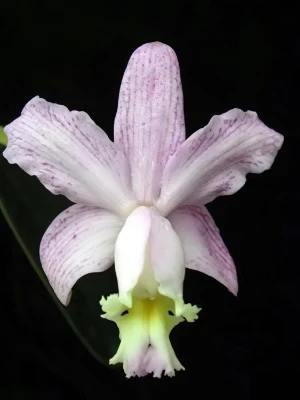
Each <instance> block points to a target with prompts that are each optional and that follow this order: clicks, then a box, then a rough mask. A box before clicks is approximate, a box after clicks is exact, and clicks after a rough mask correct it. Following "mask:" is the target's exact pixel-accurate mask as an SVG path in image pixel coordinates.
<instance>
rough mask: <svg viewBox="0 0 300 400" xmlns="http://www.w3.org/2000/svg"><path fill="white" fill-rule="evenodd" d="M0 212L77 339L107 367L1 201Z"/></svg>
mask: <svg viewBox="0 0 300 400" xmlns="http://www.w3.org/2000/svg"><path fill="white" fill-rule="evenodd" d="M0 210H1V212H2V214H3V216H4V218H5V220H6V222H7V224H8V226H9V227H10V229H11V230H12V232H13V234H14V236H15V238H16V239H17V241H18V243H19V245H20V246H21V248H22V250H23V251H24V253H25V255H26V257H27V259H28V261H29V262H30V264H31V266H32V267H33V269H34V271H35V272H36V274H37V275H38V277H39V278H40V280H41V281H42V283H43V285H44V286H45V287H46V289H47V291H48V293H49V294H50V296H51V297H52V299H53V300H54V303H55V304H56V305H57V307H58V309H59V310H60V312H61V313H62V314H63V316H64V317H65V319H66V320H67V322H68V323H69V325H70V327H71V328H72V330H73V331H74V333H75V334H76V335H77V337H78V338H79V340H80V341H81V343H82V344H83V345H84V346H85V348H86V349H87V350H88V351H89V352H90V354H91V355H92V356H93V357H94V358H95V359H96V360H97V361H99V362H100V363H102V364H104V365H107V364H106V362H105V361H104V359H103V358H102V357H100V356H99V354H98V353H97V352H95V351H94V349H93V348H92V346H91V345H90V344H89V343H88V342H87V340H86V339H85V337H84V336H83V335H82V334H81V332H80V331H79V330H78V328H77V327H76V325H75V324H74V323H73V321H72V318H71V317H70V316H69V315H68V314H67V313H66V312H65V309H64V307H63V306H62V304H61V303H60V301H59V300H58V298H57V297H56V295H55V293H54V292H53V290H52V288H51V287H50V285H49V283H48V281H47V278H46V277H45V275H44V273H43V272H42V270H41V268H39V266H38V265H37V263H36V262H35V260H34V258H33V257H32V255H31V254H30V252H29V251H28V249H27V248H26V246H25V244H24V243H23V241H22V239H21V236H20V235H19V233H18V231H17V229H16V228H15V226H14V224H13V221H12V220H11V218H10V216H9V214H8V212H7V211H6V209H5V206H4V203H3V201H2V200H1V199H0Z"/></svg>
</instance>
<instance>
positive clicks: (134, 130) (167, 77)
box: [115, 42, 185, 205]
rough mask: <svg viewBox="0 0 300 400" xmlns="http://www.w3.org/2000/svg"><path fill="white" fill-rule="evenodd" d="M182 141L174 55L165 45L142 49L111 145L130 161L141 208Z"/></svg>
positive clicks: (131, 68) (130, 70) (128, 77)
mask: <svg viewBox="0 0 300 400" xmlns="http://www.w3.org/2000/svg"><path fill="white" fill-rule="evenodd" d="M184 139H185V124H184V112H183V94H182V87H181V79H180V71H179V65H178V60H177V57H176V54H175V53H174V51H173V50H172V49H171V48H170V47H169V46H167V45H165V44H163V43H159V42H154V43H147V44H144V45H143V46H141V47H139V48H138V49H137V50H136V51H135V52H134V53H133V54H132V56H131V58H130V60H129V63H128V66H127V68H126V71H125V74H124V77H123V81H122V85H121V89H120V96H119V104H118V111H117V115H116V119H115V142H116V143H117V145H118V147H119V148H123V149H124V151H125V154H126V155H127V157H128V159H129V162H130V167H131V176H132V186H133V190H134V192H135V194H136V196H137V199H138V201H139V202H140V203H143V204H146V205H148V204H149V205H151V203H152V202H153V201H154V200H156V199H157V197H158V195H159V190H160V182H161V176H162V172H163V168H164V166H165V164H166V162H167V160H168V159H169V157H170V155H172V154H173V153H175V151H176V150H177V148H178V147H179V146H180V144H181V143H182V142H183V141H184Z"/></svg>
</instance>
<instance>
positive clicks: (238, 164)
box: [156, 109, 283, 215]
mask: <svg viewBox="0 0 300 400" xmlns="http://www.w3.org/2000/svg"><path fill="white" fill-rule="evenodd" d="M282 143H283V136H282V135H280V134H279V133H277V132H275V131H274V130H272V129H270V128H268V127H267V126H266V125H264V124H263V123H262V122H261V121H260V120H259V118H258V117H257V114H256V113H255V112H252V111H247V112H243V111H241V110H239V109H233V110H230V111H228V112H227V113H225V114H222V115H218V116H214V117H213V118H212V119H211V120H210V122H209V124H208V125H207V126H206V127H204V128H202V129H200V130H199V131H197V132H195V133H194V134H193V135H192V136H191V137H190V138H189V139H188V140H186V142H185V143H184V144H183V145H182V146H181V147H180V148H179V150H178V151H177V153H176V154H174V155H173V156H172V158H170V160H169V162H168V164H167V166H166V168H165V170H164V175H163V181H162V191H161V196H160V198H159V200H158V202H157V204H156V207H157V209H158V210H159V212H160V213H161V214H162V215H168V214H169V213H170V212H171V211H172V210H174V209H175V208H176V207H178V206H179V205H182V204H206V203H208V202H210V201H212V200H213V199H214V198H216V197H217V196H222V195H230V194H233V193H235V192H237V191H238V190H239V189H240V188H241V187H242V186H243V185H244V184H245V181H246V178H245V176H246V174H248V173H249V172H251V173H261V172H263V171H265V170H266V169H269V168H270V167H271V165H272V164H273V161H274V159H275V157H276V154H277V152H278V150H279V149H280V147H281V145H282Z"/></svg>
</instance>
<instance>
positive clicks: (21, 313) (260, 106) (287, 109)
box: [0, 0, 300, 400]
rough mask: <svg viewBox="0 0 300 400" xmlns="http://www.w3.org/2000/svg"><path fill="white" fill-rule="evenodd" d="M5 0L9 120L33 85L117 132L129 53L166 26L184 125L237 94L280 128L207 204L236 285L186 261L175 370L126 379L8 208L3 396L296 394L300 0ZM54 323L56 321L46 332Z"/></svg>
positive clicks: (2, 106)
mask: <svg viewBox="0 0 300 400" xmlns="http://www.w3.org/2000/svg"><path fill="white" fill-rule="evenodd" d="M4 3H5V2H4ZM1 9H2V10H1V23H0V29H1V31H2V33H1V37H0V43H1V45H0V46H1V47H0V49H1V60H0V69H1V76H0V124H2V125H5V124H7V123H8V122H10V121H11V120H12V119H14V118H16V117H17V116H18V115H19V114H20V111H21V109H22V107H23V106H24V105H25V103H26V102H27V101H28V100H30V99H31V98H32V97H33V96H35V95H39V96H41V97H44V98H46V99H47V100H48V101H52V102H56V103H59V104H64V105H66V106H67V107H68V108H70V109H76V110H84V111H86V112H87V113H88V114H89V115H90V116H91V117H92V118H93V119H94V120H95V122H96V123H97V124H98V125H100V126H101V127H102V128H103V129H104V130H105V131H106V132H107V133H108V135H109V136H111V137H112V133H113V121H114V115H115V112H116V107H117V99H118V90H119V86H120V82H121V78H122V74H123V72H124V69H125V67H126V63H127V61H128V59H129V57H130V55H131V53H132V52H133V51H134V50H135V48H137V47H138V46H140V45H141V44H143V43H145V42H148V41H156V40H158V41H161V42H164V43H167V44H168V45H170V46H171V47H173V49H174V50H175V52H176V53H177V56H178V58H179V63H180V67H181V75H182V81H183V89H184V97H185V115H186V127H187V134H188V135H190V134H192V133H193V132H194V131H195V130H196V129H198V128H199V127H201V126H203V125H204V124H206V123H207V122H208V121H209V119H210V118H211V117H212V116H213V115H214V114H219V113H222V112H225V111H227V110H229V109H230V108H233V107H239V108H242V109H244V110H247V109H250V110H254V111H256V112H257V113H258V114H259V116H260V118H261V119H262V120H263V121H264V122H265V123H266V124H267V125H269V126H270V127H272V128H273V129H275V130H277V131H278V132H280V133H282V134H283V135H284V136H285V143H284V146H283V148H282V150H281V151H280V152H279V155H278V157H277V159H276V162H275V163H274V165H273V167H272V170H271V171H268V172H265V173H264V174H262V175H255V176H250V177H249V179H248V181H247V184H246V185H245V186H244V187H243V188H242V189H241V190H240V191H239V192H238V193H237V194H235V195H234V196H228V197H225V198H219V199H217V200H216V201H214V202H213V203H212V204H210V205H209V206H208V207H209V210H210V211H211V213H212V215H213V217H214V219H215V221H216V223H217V225H218V226H219V227H220V229H221V232H222V236H223V239H224V241H225V243H226V245H227V246H228V248H229V250H230V252H231V254H232V256H233V258H234V260H235V262H236V265H237V270H238V276H239V285H240V291H239V295H238V298H237V299H235V298H233V296H232V295H231V294H230V293H228V292H227V290H226V289H225V288H223V287H222V285H220V284H218V283H217V282H215V281H213V280H212V279H211V278H208V277H205V276H202V275H201V274H199V273H196V272H192V273H190V272H188V273H187V279H186V289H185V290H188V291H189V293H192V295H191V296H192V297H193V293H194V295H195V293H199V292H202V293H203V295H202V297H203V304H201V305H200V306H203V307H204V310H203V313H204V314H203V315H204V317H202V319H201V324H199V325H198V328H197V329H193V327H191V329H190V331H191V333H190V335H189V336H188V337H182V340H185V341H186V352H187V354H189V355H188V356H186V359H187V360H188V365H186V367H187V371H186V372H180V373H178V374H177V376H176V378H175V379H167V378H164V379H163V380H161V381H159V380H154V379H150V378H146V379H142V380H138V379H134V380H130V381H127V380H126V379H125V378H123V377H122V375H120V374H117V373H115V372H114V371H111V370H109V369H106V368H104V367H102V366H100V365H99V364H97V362H96V361H95V360H94V359H92V357H91V356H90V355H89V354H88V353H87V352H86V350H85V349H84V348H83V347H82V345H81V344H80V343H79V341H78V339H77V338H76V337H75V336H74V334H73V332H72V331H71V330H70V328H69V327H68V326H67V324H66V322H65V321H64V319H63V318H62V316H61V314H60V313H59V311H58V310H57V309H56V307H55V306H54V304H53V303H52V300H51V298H50V297H49V295H48V294H47V293H46V291H45V289H44V288H43V286H42V284H41V283H40V282H39V280H38V278H37V277H36V275H35V273H34V272H33V270H32V269H31V267H30V265H29V263H28V262H27V260H26V258H25V256H24V255H23V253H22V251H21V250H20V249H19V247H18V244H17V243H16V242H15V239H14V237H13V235H12V233H11V232H10V230H9V228H8V227H7V225H6V224H5V222H4V220H3V218H2V217H1V218H0V229H1V295H2V302H1V334H2V335H3V339H2V341H1V344H2V345H3V355H2V356H1V358H2V364H3V365H4V370H3V372H2V373H1V380H3V383H2V389H3V390H4V398H16V399H27V398H29V399H40V398H46V399H60V398H66V396H70V397H71V396H72V398H75V399H77V398H78V399H93V398H95V399H96V398H97V399H99V398H103V397H104V396H109V397H110V398H113V399H114V398H116V399H119V398H121V397H124V396H125V397H129V396H132V398H137V399H152V398H153V399H156V398H163V397H165V396H175V397H176V398H177V397H179V396H181V395H182V396H193V397H195V398H197V399H198V398H199V399H200V398H212V399H214V398H219V397H220V396H222V397H225V398H228V399H233V398H234V399H243V400H246V399H257V398H260V397H262V396H264V397H267V398H271V396H272V397H273V396H274V395H276V396H280V395H282V396H284V398H285V399H290V398H291V399H292V398H294V396H295V393H296V392H295V389H294V387H295V386H296V385H295V386H294V384H295V383H296V381H295V377H296V372H297V358H296V350H299V346H298V342H299V329H298V328H297V320H299V298H298V293H297V292H298V291H299V290H298V287H299V286H298V285H299V279H298V278H299V247H300V237H299V236H300V235H299V226H300V225H299V198H300V196H299V174H298V171H299V168H298V163H299V145H300V141H299V117H298V107H299V99H298V98H299V85H298V81H297V80H298V75H299V70H300V58H299V57H300V41H299V28H298V13H297V11H296V8H295V7H294V6H290V5H289V3H288V2H279V4H278V5H275V4H274V3H273V4H272V5H270V7H269V6H268V5H267V4H265V3H264V6H262V5H261V4H255V3H253V2H251V3H250V2H241V1H239V2H232V1H225V2H223V3H221V2H220V3H217V2H214V1H208V0H202V1H197V2H187V1H176V0H173V1H172V2H170V3H167V2H161V3H154V2H149V1H147V2H139V3H135V2H120V3H118V2H102V1H97V2H95V3H94V5H91V4H88V3H87V2H78V3H73V4H72V3H71V2H64V1H62V0H60V1H57V0H52V1H51V2H42V1H33V0H28V1H24V0H23V1H16V0H14V1H12V2H11V3H9V2H6V4H2V5H1ZM0 174H1V171H0ZM53 326H55V331H57V335H51V336H50V335H49V334H47V332H49V331H50V330H51V332H53ZM99 334H101V332H99ZM183 356H184V355H183ZM179 358H180V354H179Z"/></svg>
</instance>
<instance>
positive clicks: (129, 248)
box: [115, 207, 153, 308]
mask: <svg viewBox="0 0 300 400" xmlns="http://www.w3.org/2000/svg"><path fill="white" fill-rule="evenodd" d="M150 229H151V216H150V213H149V208H148V207H139V208H137V209H136V210H134V211H133V212H132V213H131V214H130V215H129V217H128V218H127V219H126V222H125V225H124V227H123V229H122V230H121V232H120V234H119V236H118V238H117V242H116V248H115V268H116V274H117V279H118V287H119V294H120V301H121V302H123V303H124V304H126V306H127V307H129V308H130V307H131V305H132V299H131V292H132V290H133V289H134V287H135V286H136V284H137V282H138V280H139V278H140V276H141V274H142V272H143V268H144V265H145V262H146V259H147V250H148V242H149V235H150ZM149 281H150V280H149ZM152 281H153V279H152V280H151V282H152Z"/></svg>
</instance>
